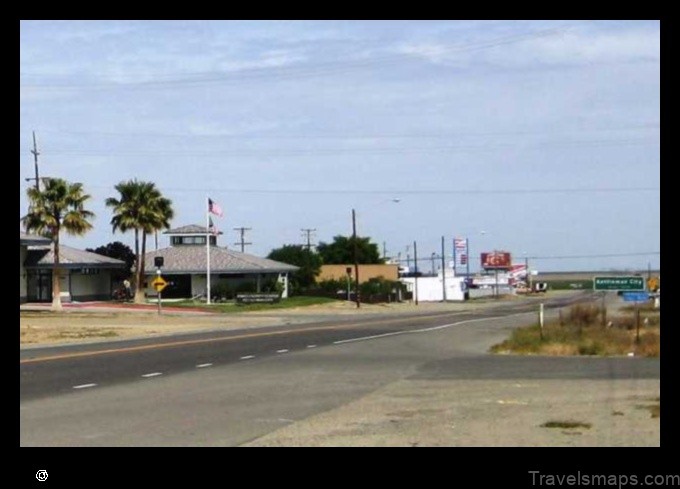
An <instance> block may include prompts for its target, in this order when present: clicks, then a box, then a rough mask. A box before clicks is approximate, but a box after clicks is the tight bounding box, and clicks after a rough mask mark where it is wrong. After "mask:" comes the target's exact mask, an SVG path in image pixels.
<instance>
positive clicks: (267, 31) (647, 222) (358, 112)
mask: <svg viewBox="0 0 680 489" xmlns="http://www.w3.org/2000/svg"><path fill="white" fill-rule="evenodd" d="M20 36H21V40H20V51H21V52H20V71H21V77H20V87H21V88H20V100H21V105H20V116H21V120H20V141H19V147H20V162H19V164H20V182H19V185H20V187H21V193H20V194H21V198H20V216H22V215H24V214H25V213H26V210H27V199H26V196H25V193H26V192H25V191H26V188H27V187H28V185H31V184H33V182H27V181H25V178H28V177H32V176H34V167H33V155H32V154H31V152H30V150H31V149H32V144H33V143H32V135H31V132H32V131H35V133H36V137H37V143H38V151H39V152H40V156H39V163H40V173H41V176H54V177H62V178H65V179H67V180H70V181H79V182H82V183H83V185H84V187H85V189H86V191H87V192H88V193H90V194H91V195H92V197H93V198H92V201H91V203H90V208H91V210H92V211H94V212H95V213H96V219H95V220H94V229H93V230H92V231H91V232H90V233H88V234H87V235H86V236H85V237H82V238H74V237H69V236H66V235H64V237H63V242H64V243H65V244H68V245H71V246H75V247H78V248H86V247H97V246H100V245H104V244H106V243H108V242H111V241H114V240H119V241H122V242H124V243H126V244H128V245H132V244H133V238H132V235H130V234H120V233H117V234H115V235H114V234H112V232H111V226H110V219H111V212H110V210H109V209H107V208H106V207H105V206H104V200H105V199H106V197H109V196H116V192H115V190H114V189H113V187H114V185H115V184H116V183H118V182H120V181H122V180H127V179H131V178H134V177H136V178H138V179H141V180H151V181H153V182H155V183H156V184H157V185H158V187H159V188H160V189H161V191H162V192H163V193H164V194H165V195H166V196H167V197H169V198H170V199H171V200H172V201H173V204H174V208H175V211H176V217H175V220H174V222H173V223H172V224H173V226H181V225H185V224H203V223H205V200H206V197H207V196H210V197H211V198H212V199H213V200H215V201H216V202H218V203H219V204H220V205H221V207H222V208H223V209H224V211H225V216H224V217H223V218H221V219H220V218H214V221H215V223H216V224H217V225H218V227H219V228H220V229H221V230H222V231H223V232H225V235H223V236H222V237H221V238H220V244H222V245H228V246H229V247H230V248H237V249H238V247H237V246H234V243H235V242H236V241H238V240H239V235H238V233H237V231H234V230H233V228H235V227H241V226H244V227H250V228H252V230H251V231H248V232H247V233H246V239H247V240H248V241H251V242H252V243H253V244H252V245H251V246H248V247H247V248H246V251H247V252H249V253H253V254H256V255H260V256H265V255H266V254H268V253H269V251H271V250H272V249H273V248H277V247H280V246H282V245H284V244H292V243H296V244H297V243H303V242H304V241H305V238H304V237H303V234H302V232H301V229H302V228H312V229H316V231H315V233H314V234H313V235H312V241H313V242H319V241H326V242H329V241H331V240H332V238H333V236H335V235H338V234H342V235H349V234H351V231H352V221H351V211H352V209H356V212H357V231H358V234H360V235H362V236H370V237H371V238H372V240H373V241H374V242H376V243H377V244H379V246H380V249H381V251H382V248H383V244H385V246H386V249H387V254H388V255H389V256H397V254H398V253H401V258H402V259H405V258H406V255H407V253H408V254H409V255H410V256H411V257H412V256H413V247H412V243H413V241H414V240H415V241H417V243H418V254H419V257H428V258H429V257H430V255H431V254H432V253H433V252H436V253H439V252H440V249H441V237H442V236H444V237H445V238H446V249H447V254H450V253H451V248H452V245H451V241H452V240H453V238H454V237H457V236H459V237H468V238H469V240H470V251H471V254H472V256H473V257H478V256H479V253H480V252H482V251H490V250H493V249H499V250H500V249H502V250H507V251H510V252H512V253H513V257H514V259H515V261H518V262H523V261H524V256H525V254H527V255H528V256H530V257H536V258H532V265H533V266H534V267H536V268H537V269H539V271H540V270H545V271H548V270H570V269H573V270H592V269H605V270H606V269H627V268H637V269H646V268H647V265H648V263H649V264H651V266H652V267H654V268H656V267H658V266H659V260H660V254H659V253H658V252H659V250H660V202H659V200H660V190H659V180H660V61H661V60H660V25H659V22H658V21H281V22H279V21H262V22H260V21H22V22H21V32H20ZM159 242H160V243H159V244H160V246H161V247H165V246H167V245H168V239H167V237H165V236H161V237H160V238H159ZM407 245H410V249H408V250H407ZM148 246H149V247H150V248H151V249H153V246H154V242H153V239H151V240H150V242H149V244H148ZM575 256H578V257H584V256H585V257H586V258H548V257H575ZM478 261H479V260H478V258H477V259H475V260H474V263H475V265H476V264H477V263H478ZM421 266H422V267H423V268H424V269H425V270H429V268H430V265H429V261H428V262H426V263H424V264H422V265H421ZM475 268H476V266H473V269H475Z"/></svg>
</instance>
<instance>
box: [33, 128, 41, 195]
mask: <svg viewBox="0 0 680 489" xmlns="http://www.w3.org/2000/svg"><path fill="white" fill-rule="evenodd" d="M31 153H33V160H34V163H35V189H36V190H37V191H40V176H39V175H38V155H39V154H40V153H38V148H37V146H36V144H35V131H33V151H31Z"/></svg>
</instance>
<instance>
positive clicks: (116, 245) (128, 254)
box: [86, 241, 137, 279]
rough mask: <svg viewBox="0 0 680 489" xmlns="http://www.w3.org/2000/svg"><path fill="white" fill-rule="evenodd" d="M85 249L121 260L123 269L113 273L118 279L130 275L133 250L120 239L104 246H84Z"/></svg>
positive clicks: (133, 263)
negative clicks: (123, 264) (123, 265)
mask: <svg viewBox="0 0 680 489" xmlns="http://www.w3.org/2000/svg"><path fill="white" fill-rule="evenodd" d="M86 250H87V251H91V252H93V253H97V254H99V255H104V256H108V257H109V258H116V259H117V260H122V261H124V262H125V271H124V272H117V273H114V277H115V278H118V279H122V278H127V277H129V276H130V271H131V270H132V267H134V266H135V259H136V258H137V257H136V256H135V252H134V251H132V249H130V247H129V246H128V245H126V244H123V243H121V242H120V241H114V242H112V243H109V244H107V245H105V246H99V247H98V248H94V249H92V248H86Z"/></svg>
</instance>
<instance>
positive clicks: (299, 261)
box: [267, 245, 321, 290]
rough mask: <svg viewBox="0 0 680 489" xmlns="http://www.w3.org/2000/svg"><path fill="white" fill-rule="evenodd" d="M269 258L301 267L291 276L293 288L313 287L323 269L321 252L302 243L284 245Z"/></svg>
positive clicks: (271, 253) (272, 252) (270, 254)
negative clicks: (311, 249) (314, 250)
mask: <svg viewBox="0 0 680 489" xmlns="http://www.w3.org/2000/svg"><path fill="white" fill-rule="evenodd" d="M267 258H269V259H270V260H276V261H280V262H283V263H288V264H289V265H295V266H296V267H300V270H298V271H297V272H294V273H293V274H292V275H291V277H290V285H291V288H292V289H293V290H300V289H306V288H309V287H312V286H313V285H314V284H315V283H316V277H317V275H319V272H320V271H321V257H320V256H319V254H318V253H315V252H313V251H310V250H308V249H307V248H306V247H305V246H302V245H284V246H283V247H282V248H276V249H274V250H272V251H271V252H270V253H269V255H268V256H267Z"/></svg>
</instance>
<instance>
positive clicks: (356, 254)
mask: <svg viewBox="0 0 680 489" xmlns="http://www.w3.org/2000/svg"><path fill="white" fill-rule="evenodd" d="M352 239H353V240H354V280H355V282H354V298H355V300H356V302H357V309H358V308H360V307H361V299H360V298H359V247H358V244H357V218H356V213H355V212H354V209H352Z"/></svg>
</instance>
